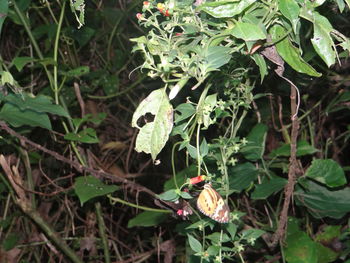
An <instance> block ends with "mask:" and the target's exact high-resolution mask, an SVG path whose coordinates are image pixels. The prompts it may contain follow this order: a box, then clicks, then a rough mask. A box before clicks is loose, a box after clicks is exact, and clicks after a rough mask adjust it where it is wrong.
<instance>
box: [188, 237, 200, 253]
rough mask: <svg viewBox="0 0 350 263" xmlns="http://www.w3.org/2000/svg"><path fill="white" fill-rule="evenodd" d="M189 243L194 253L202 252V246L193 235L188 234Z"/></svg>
mask: <svg viewBox="0 0 350 263" xmlns="http://www.w3.org/2000/svg"><path fill="white" fill-rule="evenodd" d="M187 237H188V243H189V244H190V247H191V248H192V250H193V251H194V252H197V253H199V252H202V244H201V242H199V241H198V240H197V239H195V238H194V237H193V236H192V235H190V234H187Z"/></svg>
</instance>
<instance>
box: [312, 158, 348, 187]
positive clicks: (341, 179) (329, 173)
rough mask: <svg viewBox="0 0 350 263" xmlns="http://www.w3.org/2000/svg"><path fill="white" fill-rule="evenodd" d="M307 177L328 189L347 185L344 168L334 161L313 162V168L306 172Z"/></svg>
mask: <svg viewBox="0 0 350 263" xmlns="http://www.w3.org/2000/svg"><path fill="white" fill-rule="evenodd" d="M305 176H307V177H309V178H312V179H314V180H316V181H318V182H320V183H322V184H325V185H327V186H328V187H338V186H343V185H344V184H346V177H345V173H344V170H343V168H342V167H341V166H340V165H339V164H338V163H337V162H335V161H333V160H332V159H326V160H313V161H312V164H311V166H310V167H309V168H308V169H307V170H306V173H305Z"/></svg>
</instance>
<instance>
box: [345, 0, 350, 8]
mask: <svg viewBox="0 0 350 263" xmlns="http://www.w3.org/2000/svg"><path fill="white" fill-rule="evenodd" d="M345 3H346V4H347V5H348V7H349V9H350V0H345Z"/></svg>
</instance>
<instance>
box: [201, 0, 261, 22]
mask: <svg viewBox="0 0 350 263" xmlns="http://www.w3.org/2000/svg"><path fill="white" fill-rule="evenodd" d="M254 2H255V1H254V0H241V1H239V2H236V3H233V2H232V1H215V2H206V3H203V4H201V5H200V6H199V7H198V8H197V9H198V11H204V12H206V13H208V14H209V15H211V16H213V17H215V18H224V17H233V16H235V15H238V14H240V13H242V12H243V11H244V10H245V9H246V8H247V7H249V6H250V5H251V4H252V3H254Z"/></svg>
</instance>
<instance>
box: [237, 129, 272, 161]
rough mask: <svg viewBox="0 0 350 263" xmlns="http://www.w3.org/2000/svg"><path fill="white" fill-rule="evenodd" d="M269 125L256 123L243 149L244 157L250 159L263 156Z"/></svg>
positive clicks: (253, 159) (257, 158)
mask: <svg viewBox="0 0 350 263" xmlns="http://www.w3.org/2000/svg"><path fill="white" fill-rule="evenodd" d="M266 133H267V126H266V125H265V124H262V123H258V124H256V125H255V126H254V127H253V129H252V130H251V131H250V133H249V134H248V136H247V141H248V143H247V145H246V146H244V147H243V148H242V150H241V152H242V154H243V155H244V157H245V158H246V159H248V160H250V161H256V160H259V159H260V158H262V156H263V154H264V152H265V139H266Z"/></svg>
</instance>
